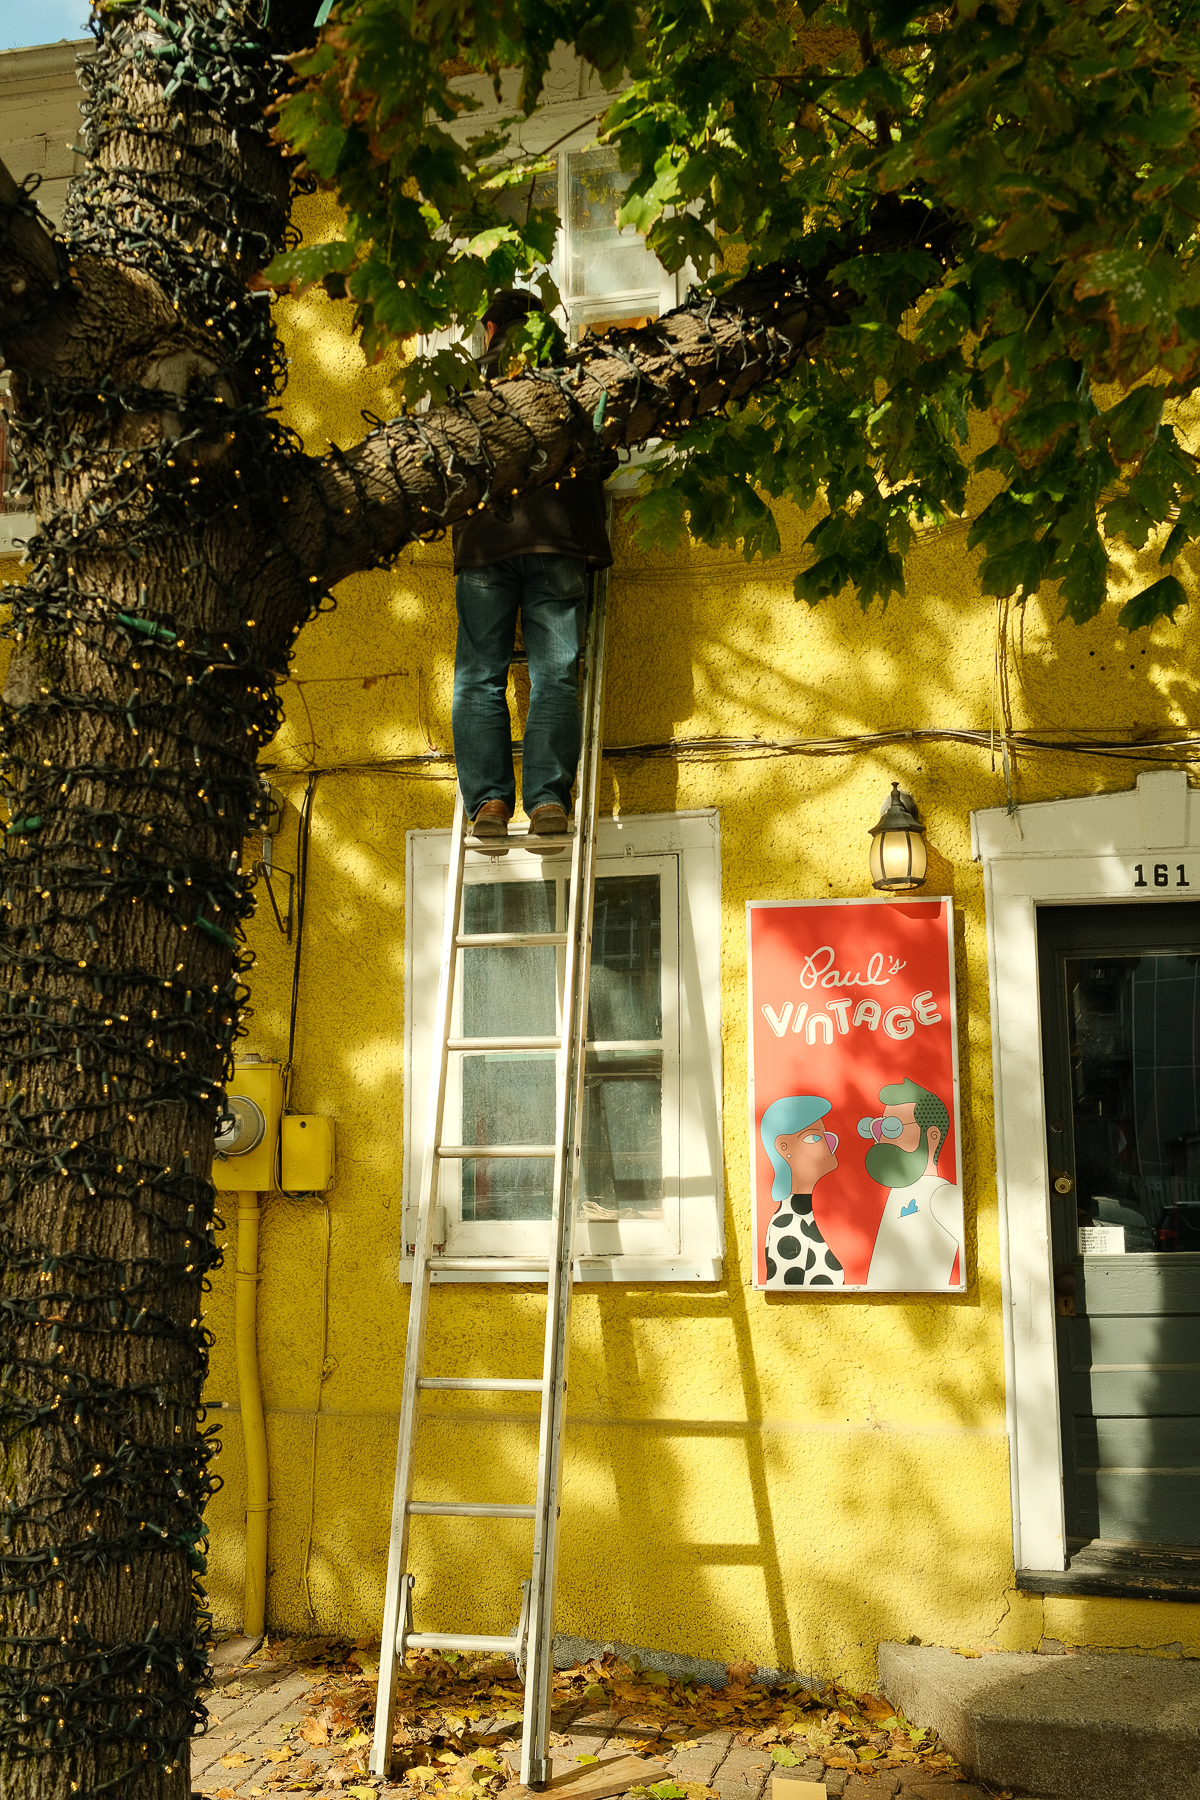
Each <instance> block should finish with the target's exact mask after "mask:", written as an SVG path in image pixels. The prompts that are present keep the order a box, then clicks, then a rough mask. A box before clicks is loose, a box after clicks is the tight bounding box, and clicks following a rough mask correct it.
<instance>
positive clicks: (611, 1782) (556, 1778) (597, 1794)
mask: <svg viewBox="0 0 1200 1800" xmlns="http://www.w3.org/2000/svg"><path fill="white" fill-rule="evenodd" d="M550 1766H551V1768H552V1769H553V1770H554V1773H553V1775H552V1776H551V1778H550V1780H549V1781H548V1782H547V1783H546V1785H545V1787H544V1788H541V1789H540V1790H539V1791H540V1792H541V1793H543V1794H556V1795H560V1796H561V1800H609V1797H610V1796H612V1795H614V1794H627V1793H628V1792H629V1790H630V1788H633V1787H646V1786H648V1785H649V1783H650V1782H651V1781H653V1780H654V1779H655V1778H657V1779H659V1780H661V1779H662V1776H663V1770H662V1767H661V1765H660V1766H658V1767H656V1766H655V1764H654V1763H652V1762H647V1760H646V1758H645V1757H643V1756H610V1757H608V1758H607V1759H606V1758H604V1757H601V1758H600V1760H599V1761H598V1762H594V1763H585V1764H583V1765H582V1766H580V1765H579V1764H577V1763H575V1762H574V1761H572V1762H567V1763H564V1762H563V1761H562V1760H561V1759H559V1758H556V1757H553V1756H552V1757H551V1759H550ZM505 1796H506V1800H536V1796H535V1794H534V1792H533V1790H532V1789H531V1788H527V1787H522V1786H521V1784H520V1783H519V1782H518V1783H517V1784H516V1785H515V1786H513V1787H510V1788H506V1789H505Z"/></svg>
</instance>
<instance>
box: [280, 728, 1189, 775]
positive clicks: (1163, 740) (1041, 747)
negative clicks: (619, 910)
mask: <svg viewBox="0 0 1200 1800" xmlns="http://www.w3.org/2000/svg"><path fill="white" fill-rule="evenodd" d="M896 744H964V745H966V746H967V747H968V748H971V749H977V750H982V751H985V752H987V754H988V755H989V756H992V757H994V756H995V753H996V751H997V750H999V751H1000V753H1001V755H1002V756H1015V755H1016V754H1017V753H1018V752H1019V753H1020V754H1021V755H1025V754H1027V753H1034V754H1041V755H1047V756H1088V757H1099V758H1100V759H1102V760H1106V761H1116V762H1140V763H1147V764H1151V765H1153V764H1155V763H1159V764H1162V765H1165V766H1167V767H1172V768H1173V767H1177V766H1179V765H1180V764H1190V763H1196V762H1200V736H1196V735H1193V734H1191V733H1180V734H1179V735H1178V736H1175V737H1167V736H1149V737H1144V738H1142V737H1135V736H1133V735H1130V736H1126V737H1121V738H1109V737H1104V736H1101V735H1099V734H1096V735H1091V734H1088V733H1086V732H1081V731H1079V730H1078V728H1076V727H1070V726H1061V727H1055V726H1051V727H1049V728H1047V729H1046V730H1045V731H1042V732H1040V733H1039V732H1032V731H1005V732H1003V733H1000V732H997V731H995V730H993V729H985V730H976V729H974V728H971V727H967V726H942V727H938V726H927V727H918V728H914V729H912V730H905V729H897V730H895V731H863V732H857V733H854V734H853V735H850V736H846V737H811V738H760V737H747V738H742V737H716V736H713V737H681V738H662V739H660V740H656V741H655V740H650V741H647V742H644V743H638V744H605V746H604V752H603V754H604V757H605V760H606V761H610V762H616V761H618V760H622V759H626V758H627V759H629V760H631V761H636V760H644V761H655V760H676V761H679V762H689V763H718V762H747V761H749V762H756V761H762V760H765V759H770V758H775V757H782V756H815V757H829V756H861V755H869V754H870V753H871V752H873V751H877V750H884V749H889V748H891V747H892V746H893V745H896ZM262 766H263V769H264V772H265V773H267V774H271V775H276V776H288V775H304V774H307V775H308V776H309V778H310V779H315V778H316V777H317V776H320V775H406V776H408V777H409V778H410V779H413V780H422V779H423V780H429V781H453V780H454V779H455V764H454V757H453V755H452V754H451V752H450V751H449V750H431V751H428V752H425V753H423V754H421V755H419V756H387V757H379V758H378V759H374V760H372V759H367V758H364V759H362V760H356V761H353V762H337V763H322V764H320V765H319V766H314V765H311V764H309V765H306V766H305V767H302V768H290V767H288V766H287V765H285V764H281V763H276V764H270V763H267V764H263V765H262Z"/></svg>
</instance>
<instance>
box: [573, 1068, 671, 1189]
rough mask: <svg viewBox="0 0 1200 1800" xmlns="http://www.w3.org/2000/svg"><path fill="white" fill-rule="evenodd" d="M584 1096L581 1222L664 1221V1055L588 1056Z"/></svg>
mask: <svg viewBox="0 0 1200 1800" xmlns="http://www.w3.org/2000/svg"><path fill="white" fill-rule="evenodd" d="M584 1091H585V1101H586V1108H585V1112H584V1127H583V1172H582V1177H581V1185H580V1211H581V1214H582V1216H583V1217H584V1218H585V1219H594V1220H603V1219H613V1220H615V1219H623V1218H624V1219H661V1218H662V1053H661V1051H649V1052H644V1053H640V1054H629V1053H627V1052H625V1051H621V1050H602V1051H600V1052H599V1053H597V1052H596V1051H591V1052H589V1054H588V1058H587V1066H586V1073H585V1077H584Z"/></svg>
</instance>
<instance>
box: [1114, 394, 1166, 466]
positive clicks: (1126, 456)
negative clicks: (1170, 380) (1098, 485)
mask: <svg viewBox="0 0 1200 1800" xmlns="http://www.w3.org/2000/svg"><path fill="white" fill-rule="evenodd" d="M1166 397H1167V391H1166V389H1165V388H1164V387H1161V386H1147V387H1136V388H1134V390H1133V392H1132V393H1131V394H1126V396H1125V398H1124V399H1123V400H1122V401H1120V402H1119V404H1118V405H1116V406H1114V407H1113V408H1112V411H1111V412H1107V413H1105V414H1104V423H1105V425H1106V426H1107V427H1108V438H1109V442H1110V443H1111V445H1112V447H1113V454H1114V455H1115V456H1116V458H1117V460H1118V462H1133V460H1134V459H1135V457H1140V456H1142V455H1143V454H1144V453H1145V451H1146V449H1147V448H1148V447H1149V444H1150V441H1151V439H1152V438H1153V437H1154V435H1155V433H1156V432H1157V430H1158V424H1159V420H1160V419H1161V418H1162V409H1163V402H1164V400H1165V399H1166Z"/></svg>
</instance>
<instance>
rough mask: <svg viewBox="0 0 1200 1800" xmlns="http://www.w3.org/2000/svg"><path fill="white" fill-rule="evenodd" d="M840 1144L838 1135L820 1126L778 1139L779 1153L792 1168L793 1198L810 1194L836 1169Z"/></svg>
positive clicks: (776, 1142)
mask: <svg viewBox="0 0 1200 1800" xmlns="http://www.w3.org/2000/svg"><path fill="white" fill-rule="evenodd" d="M837 1144H838V1141H837V1136H836V1134H835V1133H834V1132H832V1131H822V1130H821V1128H820V1127H819V1126H818V1125H810V1126H808V1127H807V1129H806V1130H804V1131H794V1132H792V1133H791V1134H790V1135H781V1136H780V1137H777V1138H776V1139H775V1148H776V1150H778V1152H779V1154H780V1156H782V1157H783V1159H784V1161H785V1162H787V1163H790V1165H791V1170H792V1192H793V1194H811V1193H812V1191H813V1189H814V1187H815V1186H816V1185H817V1183H818V1181H820V1179H821V1177H822V1175H828V1174H829V1172H830V1170H831V1169H836V1168H837V1166H838V1162H837V1157H836V1155H835V1154H834V1152H835V1151H836V1150H837Z"/></svg>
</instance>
